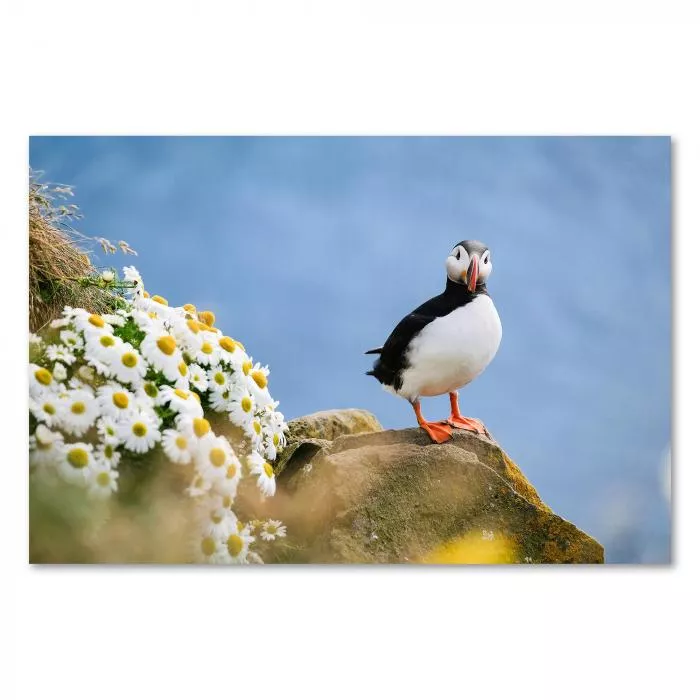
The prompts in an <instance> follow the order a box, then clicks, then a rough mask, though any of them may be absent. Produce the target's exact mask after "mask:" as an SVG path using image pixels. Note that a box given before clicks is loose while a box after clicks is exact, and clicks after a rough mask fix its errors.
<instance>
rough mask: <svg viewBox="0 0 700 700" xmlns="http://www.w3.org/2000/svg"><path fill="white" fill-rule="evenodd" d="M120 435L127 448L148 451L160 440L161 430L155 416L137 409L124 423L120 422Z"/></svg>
mask: <svg viewBox="0 0 700 700" xmlns="http://www.w3.org/2000/svg"><path fill="white" fill-rule="evenodd" d="M118 427H119V437H120V439H121V440H122V442H123V443H124V446H125V447H126V449H127V450H131V451H132V452H140V453H143V452H148V450H150V449H152V448H153V446H154V445H155V444H156V443H157V442H159V441H160V431H159V430H158V428H157V426H156V423H155V422H154V420H153V418H152V417H151V416H150V415H149V414H147V413H145V412H142V411H135V412H134V413H132V414H131V416H130V417H129V419H128V420H127V421H125V422H124V423H120V424H119V425H118Z"/></svg>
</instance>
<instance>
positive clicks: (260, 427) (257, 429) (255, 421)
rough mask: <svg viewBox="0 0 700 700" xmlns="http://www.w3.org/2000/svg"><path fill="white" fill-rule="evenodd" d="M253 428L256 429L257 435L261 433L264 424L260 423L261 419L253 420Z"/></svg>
mask: <svg viewBox="0 0 700 700" xmlns="http://www.w3.org/2000/svg"><path fill="white" fill-rule="evenodd" d="M253 430H254V431H255V434H256V435H260V431H261V430H262V425H260V421H257V420H254V421H253Z"/></svg>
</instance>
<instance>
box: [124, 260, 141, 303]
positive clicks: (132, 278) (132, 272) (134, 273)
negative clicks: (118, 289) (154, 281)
mask: <svg viewBox="0 0 700 700" xmlns="http://www.w3.org/2000/svg"><path fill="white" fill-rule="evenodd" d="M122 276H123V278H124V281H125V282H129V283H131V285H132V287H130V288H129V290H128V292H129V295H130V296H131V297H135V296H137V295H138V294H143V279H142V278H141V274H140V273H139V271H138V270H137V269H136V268H135V267H134V266H133V265H129V266H127V267H124V268H123V269H122Z"/></svg>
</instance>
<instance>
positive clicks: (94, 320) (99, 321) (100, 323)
mask: <svg viewBox="0 0 700 700" xmlns="http://www.w3.org/2000/svg"><path fill="white" fill-rule="evenodd" d="M88 322H89V323H91V324H92V325H93V326H95V327H96V328H104V325H105V320H104V319H103V318H102V316H98V315H97V314H92V316H90V317H89V318H88Z"/></svg>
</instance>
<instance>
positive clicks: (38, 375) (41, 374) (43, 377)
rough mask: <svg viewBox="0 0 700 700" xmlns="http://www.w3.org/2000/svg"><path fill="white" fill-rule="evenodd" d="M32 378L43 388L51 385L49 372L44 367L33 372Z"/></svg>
mask: <svg viewBox="0 0 700 700" xmlns="http://www.w3.org/2000/svg"><path fill="white" fill-rule="evenodd" d="M34 378H35V379H36V380H37V382H39V384H43V385H44V386H48V385H49V384H51V380H52V379H53V377H52V376H51V372H49V370H48V369H46V368H45V367H39V369H38V370H36V372H34Z"/></svg>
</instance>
